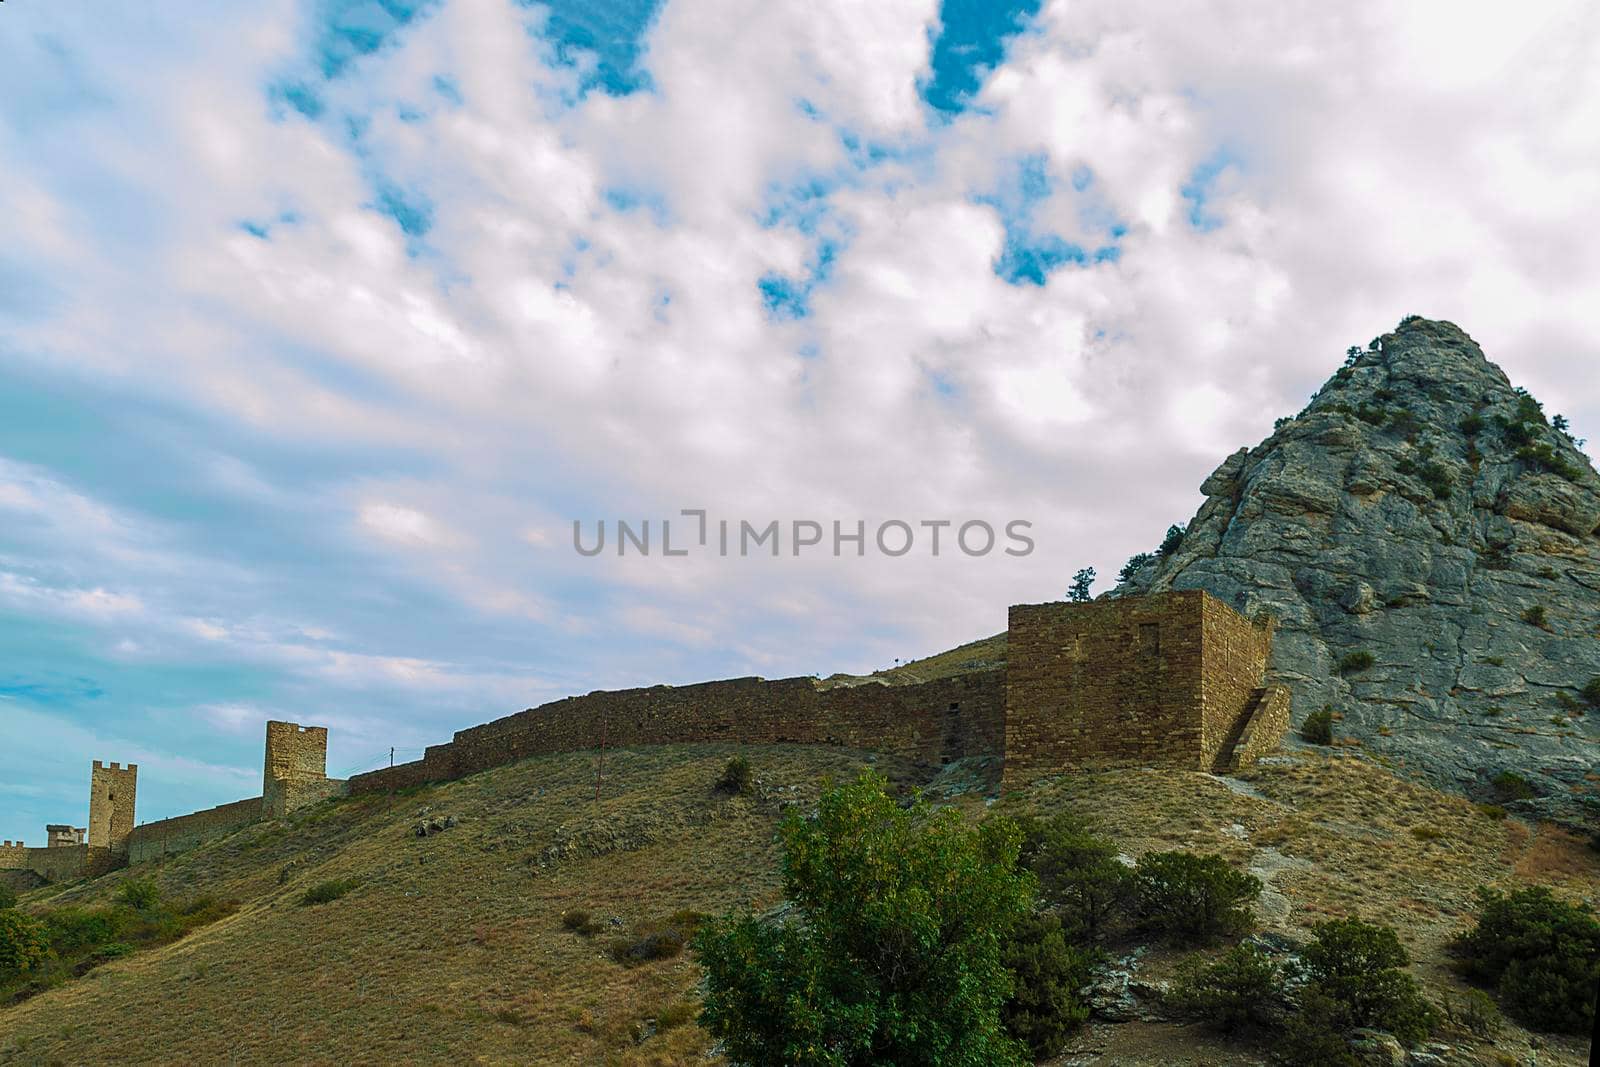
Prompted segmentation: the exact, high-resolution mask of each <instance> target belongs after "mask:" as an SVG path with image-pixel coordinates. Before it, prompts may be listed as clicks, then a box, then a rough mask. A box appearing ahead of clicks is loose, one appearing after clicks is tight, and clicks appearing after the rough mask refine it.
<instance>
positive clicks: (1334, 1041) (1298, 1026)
mask: <svg viewBox="0 0 1600 1067" xmlns="http://www.w3.org/2000/svg"><path fill="white" fill-rule="evenodd" d="M1350 1029H1351V1024H1350V1013H1349V1011H1348V1010H1346V1008H1345V1006H1344V1005H1343V1004H1341V1003H1339V1002H1338V1001H1337V1000H1334V999H1333V998H1332V997H1330V996H1328V995H1327V994H1326V993H1323V992H1322V991H1321V990H1319V989H1317V988H1316V987H1315V986H1308V987H1307V988H1305V989H1304V990H1302V991H1301V993H1300V1003H1299V1005H1298V1007H1296V1009H1295V1010H1294V1011H1293V1012H1291V1013H1290V1015H1289V1017H1288V1019H1286V1020H1285V1021H1284V1027H1283V1034H1282V1035H1281V1036H1280V1037H1279V1038H1278V1042H1277V1052H1278V1056H1279V1060H1280V1062H1282V1063H1285V1064H1291V1065H1293V1067H1358V1064H1359V1061H1358V1060H1357V1059H1356V1058H1355V1056H1354V1055H1352V1054H1351V1052H1350V1046H1349V1044H1348V1043H1347V1042H1346V1041H1345V1034H1346V1033H1348V1032H1349V1031H1350Z"/></svg>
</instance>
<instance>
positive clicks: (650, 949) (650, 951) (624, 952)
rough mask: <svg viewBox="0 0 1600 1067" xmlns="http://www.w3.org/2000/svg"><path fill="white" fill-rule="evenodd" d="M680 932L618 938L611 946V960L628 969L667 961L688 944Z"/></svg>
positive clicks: (673, 931)
mask: <svg viewBox="0 0 1600 1067" xmlns="http://www.w3.org/2000/svg"><path fill="white" fill-rule="evenodd" d="M688 940H689V939H688V937H687V936H685V934H684V932H683V931H682V930H656V931H654V932H653V933H648V934H645V935H644V936H643V937H638V938H632V939H630V938H620V939H618V940H617V941H614V942H613V943H612V945H611V958H612V959H614V960H616V961H617V962H618V963H621V964H623V965H625V966H628V967H636V966H638V965H639V964H641V963H649V962H651V961H652V960H669V959H671V958H672V957H674V956H676V955H678V953H680V952H682V951H683V946H684V945H685V944H686V943H687V942H688Z"/></svg>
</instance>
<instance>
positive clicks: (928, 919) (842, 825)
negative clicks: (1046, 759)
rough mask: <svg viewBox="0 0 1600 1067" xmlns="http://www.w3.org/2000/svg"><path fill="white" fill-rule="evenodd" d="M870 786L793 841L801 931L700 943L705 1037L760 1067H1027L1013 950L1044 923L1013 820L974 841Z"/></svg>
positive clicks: (788, 832)
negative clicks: (1008, 1007) (771, 1066)
mask: <svg viewBox="0 0 1600 1067" xmlns="http://www.w3.org/2000/svg"><path fill="white" fill-rule="evenodd" d="M887 784H888V783H887V781H886V780H885V779H884V778H883V777H882V776H881V775H877V774H874V773H872V772H870V771H869V772H867V773H865V774H863V775H862V776H861V778H860V779H858V780H857V781H855V782H853V783H850V784H847V785H843V786H839V787H836V788H830V789H828V790H827V791H826V792H825V793H824V794H823V797H822V799H821V801H820V802H819V804H818V806H817V810H816V813H815V814H813V815H810V816H802V815H800V814H799V813H798V812H795V811H790V813H789V814H788V815H787V816H785V818H784V820H783V823H782V825H781V827H780V829H779V839H780V843H781V845H782V850H783V886H784V895H785V896H786V897H787V898H788V900H789V901H790V902H792V904H793V905H794V907H795V911H796V913H797V916H798V918H799V919H800V921H798V922H792V923H777V924H768V923H763V922H761V921H759V920H758V919H756V918H755V917H753V916H750V915H745V916H742V917H741V916H731V915H730V916H728V917H726V918H724V919H722V920H719V921H713V922H711V923H709V924H707V925H706V926H704V927H702V928H701V930H700V932H699V933H698V934H697V935H696V937H695V940H694V948H695V951H696V953H697V954H698V955H699V958H700V962H701V965H702V966H703V967H704V969H705V972H706V994H705V1008H704V1010H703V1012H702V1013H701V1016H700V1021H701V1023H702V1024H703V1025H704V1026H705V1027H706V1029H707V1030H709V1031H710V1032H711V1033H712V1034H714V1035H716V1036H717V1037H718V1038H721V1039H722V1040H723V1042H724V1043H725V1047H726V1049H727V1053H728V1056H729V1057H730V1058H731V1059H733V1060H735V1061H742V1062H746V1063H763V1064H765V1063H782V1064H804V1065H813V1064H825V1065H830V1067H833V1065H838V1067H844V1065H851V1064H889V1063H893V1064H905V1065H916V1064H940V1065H952V1067H966V1065H971V1067H979V1065H987V1064H1021V1063H1023V1062H1024V1059H1025V1055H1026V1053H1025V1052H1024V1050H1023V1047H1022V1045H1021V1043H1020V1042H1018V1041H1016V1040H1015V1039H1014V1038H1011V1037H1009V1036H1008V1035H1007V1034H1006V1032H1005V1030H1004V1028H1003V1026H1002V1024H1001V1009H1002V1007H1003V1006H1004V1005H1005V1003H1006V1001H1007V998H1008V997H1009V996H1010V994H1011V990H1012V979H1011V975H1010V973H1009V972H1008V971H1007V970H1006V968H1005V965H1004V963H1003V962H1002V959H1001V944H1002V941H1003V940H1004V938H1005V937H1006V935H1007V934H1009V933H1010V931H1011V930H1012V928H1013V927H1014V926H1015V925H1016V924H1017V922H1018V921H1019V920H1021V919H1022V918H1023V917H1024V916H1026V915H1028V914H1029V913H1030V912H1031V910H1032V904H1033V897H1034V891H1035V881H1034V878H1033V877H1032V875H1030V874H1028V873H1027V872H1026V871H1019V870H1018V869H1017V865H1016V860H1017V851H1018V848H1019V846H1020V844H1021V836H1022V835H1021V833H1020V832H1019V830H1018V828H1017V826H1016V824H1015V823H1013V822H1012V821H1011V820H1009V819H987V820H985V821H983V822H982V823H981V824H979V825H977V826H976V827H974V826H972V825H970V824H968V823H967V822H966V821H965V820H964V819H963V818H962V816H961V814H960V813H959V812H957V811H955V810H953V809H949V808H946V809H941V810H934V809H932V808H930V807H929V806H928V805H927V804H926V803H925V802H923V801H921V800H920V799H919V800H918V801H916V802H915V803H914V804H913V805H912V806H910V807H909V808H905V807H901V806H900V805H899V804H897V803H896V802H895V801H894V799H893V798H891V797H890V796H889V794H888V792H887V790H886V786H887Z"/></svg>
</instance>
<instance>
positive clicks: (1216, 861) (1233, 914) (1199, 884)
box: [1133, 852, 1261, 942]
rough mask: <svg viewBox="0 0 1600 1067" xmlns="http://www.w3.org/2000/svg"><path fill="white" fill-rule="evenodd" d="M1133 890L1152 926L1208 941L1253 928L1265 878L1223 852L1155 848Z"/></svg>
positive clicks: (1136, 874) (1140, 867) (1140, 869)
mask: <svg viewBox="0 0 1600 1067" xmlns="http://www.w3.org/2000/svg"><path fill="white" fill-rule="evenodd" d="M1133 895H1134V906H1135V908H1136V910H1137V912H1138V915H1139V917H1140V918H1141V919H1142V920H1143V921H1144V922H1145V924H1146V925H1148V926H1149V927H1150V928H1152V929H1154V930H1157V931H1160V932H1162V933H1166V934H1169V935H1171V936H1173V937H1176V938H1178V939H1180V940H1185V941H1190V942H1204V941H1210V940H1213V939H1215V938H1218V937H1221V936H1224V935H1227V934H1238V933H1243V932H1244V931H1245V930H1248V929H1249V928H1250V925H1251V918H1250V904H1251V903H1252V902H1253V901H1254V900H1255V899H1256V898H1257V897H1258V896H1260V895H1261V880H1260V879H1259V878H1257V877H1256V876H1255V875H1252V874H1247V873H1245V872H1244V871H1238V870H1235V869H1234V868H1233V867H1231V866H1229V865H1228V862H1227V861H1226V860H1224V859H1223V858H1222V857H1221V856H1200V855H1196V854H1194V853H1192V852H1155V853H1148V854H1146V855H1144V856H1142V857H1141V858H1140V859H1139V864H1138V866H1137V867H1135V868H1134V872H1133Z"/></svg>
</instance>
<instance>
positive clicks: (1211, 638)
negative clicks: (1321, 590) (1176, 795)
mask: <svg viewBox="0 0 1600 1067" xmlns="http://www.w3.org/2000/svg"><path fill="white" fill-rule="evenodd" d="M1009 622H1010V625H1009V629H1008V632H1007V637H1006V643H1007V650H1006V652H1007V654H1006V750H1005V771H1004V777H1005V781H1006V782H1008V783H1015V784H1020V783H1022V782H1025V781H1027V780H1029V779H1030V778H1036V777H1039V776H1041V775H1043V774H1049V773H1055V772H1058V771H1060V770H1062V769H1065V768H1069V767H1077V766H1093V765H1102V766H1105V765H1113V766H1114V765H1124V766H1127V765H1133V766H1156V767H1174V768H1182V769H1185V770H1204V771H1215V772H1219V773H1225V772H1228V771H1232V770H1234V769H1236V768H1237V767H1239V766H1240V765H1242V764H1245V763H1249V762H1251V761H1253V760H1254V759H1255V758H1256V757H1257V756H1259V755H1260V754H1261V753H1263V752H1268V751H1271V750H1272V749H1273V748H1275V747H1276V746H1277V744H1278V741H1279V740H1280V739H1281V738H1282V737H1283V734H1284V731H1285V730H1287V729H1288V725H1289V691H1288V689H1286V688H1285V687H1283V686H1277V685H1268V684H1266V680H1265V675H1266V670H1267V658H1268V656H1269V654H1270V653H1271V650H1272V629H1273V627H1272V619H1271V618H1270V616H1268V617H1263V618H1262V619H1260V620H1257V621H1252V620H1249V619H1246V618H1244V617H1243V616H1242V615H1240V614H1239V613H1238V612H1236V611H1234V610H1233V609H1232V608H1230V607H1229V606H1228V605H1226V604H1224V603H1223V602H1222V601H1220V600H1218V599H1217V598H1216V597H1214V596H1211V595H1210V594H1209V593H1205V592H1202V591H1200V590H1184V591H1181V592H1170V593H1160V594H1155V595H1151V596H1141V597H1117V598H1112V599H1103V600H1096V601H1092V602H1090V603H1086V604H1066V603H1054V604H1018V605H1015V606H1013V607H1012V608H1011V615H1010V620H1009Z"/></svg>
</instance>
